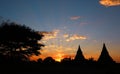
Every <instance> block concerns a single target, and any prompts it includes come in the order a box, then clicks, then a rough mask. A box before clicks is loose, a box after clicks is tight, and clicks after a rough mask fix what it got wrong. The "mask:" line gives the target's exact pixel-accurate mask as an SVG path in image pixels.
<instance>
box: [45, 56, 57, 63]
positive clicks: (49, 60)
mask: <svg viewBox="0 0 120 74" xmlns="http://www.w3.org/2000/svg"><path fill="white" fill-rule="evenodd" d="M43 63H44V64H54V63H55V60H54V59H53V58H52V57H46V58H45V59H44V60H43Z"/></svg>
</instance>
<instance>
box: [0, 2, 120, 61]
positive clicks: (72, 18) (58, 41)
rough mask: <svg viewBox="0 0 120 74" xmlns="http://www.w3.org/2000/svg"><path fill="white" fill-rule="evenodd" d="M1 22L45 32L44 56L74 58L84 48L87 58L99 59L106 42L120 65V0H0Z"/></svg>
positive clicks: (42, 55)
mask: <svg viewBox="0 0 120 74" xmlns="http://www.w3.org/2000/svg"><path fill="white" fill-rule="evenodd" d="M0 19H3V20H6V19H9V20H10V21H14V22H17V23H20V24H25V25H26V26H29V27H30V28H32V29H34V30H36V31H40V32H42V33H43V35H45V36H44V38H43V39H42V40H41V41H39V42H40V43H43V44H45V47H43V48H42V50H40V52H41V55H39V56H33V57H32V59H37V58H43V59H44V58H45V57H48V56H51V57H53V58H54V59H55V60H57V61H60V59H63V58H65V57H71V58H74V56H75V54H76V51H77V49H78V46H79V45H80V46H81V49H82V51H83V54H84V56H85V58H86V59H88V58H91V57H93V58H94V59H95V60H97V59H98V57H99V55H100V53H101V51H102V47H103V43H105V44H106V47H107V49H108V51H109V54H110V55H111V57H112V58H113V59H114V60H115V61H116V62H120V54H119V53H120V39H119V38H120V34H119V33H120V0H0Z"/></svg>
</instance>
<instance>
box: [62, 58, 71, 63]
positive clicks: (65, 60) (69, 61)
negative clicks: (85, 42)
mask: <svg viewBox="0 0 120 74" xmlns="http://www.w3.org/2000/svg"><path fill="white" fill-rule="evenodd" d="M61 63H62V64H71V63H72V59H71V58H63V59H62V60H61Z"/></svg>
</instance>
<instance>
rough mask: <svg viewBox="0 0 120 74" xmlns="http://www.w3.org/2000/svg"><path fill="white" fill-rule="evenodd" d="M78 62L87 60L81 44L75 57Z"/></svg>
mask: <svg viewBox="0 0 120 74" xmlns="http://www.w3.org/2000/svg"><path fill="white" fill-rule="evenodd" d="M74 60H75V61H76V62H84V61H85V57H84V56H83V53H82V51H81V48H80V45H79V47H78V50H77V53H76V56H75V59H74Z"/></svg>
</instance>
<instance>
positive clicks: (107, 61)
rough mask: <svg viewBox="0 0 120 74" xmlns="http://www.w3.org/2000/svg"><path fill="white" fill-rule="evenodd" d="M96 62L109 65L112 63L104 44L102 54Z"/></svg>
mask: <svg viewBox="0 0 120 74" xmlns="http://www.w3.org/2000/svg"><path fill="white" fill-rule="evenodd" d="M98 62H99V63H102V64H110V63H113V62H114V61H113V59H112V58H111V56H110V55H109V52H108V51H107V48H106V46H105V43H103V48H102V52H101V54H100V57H99V58H98Z"/></svg>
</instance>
